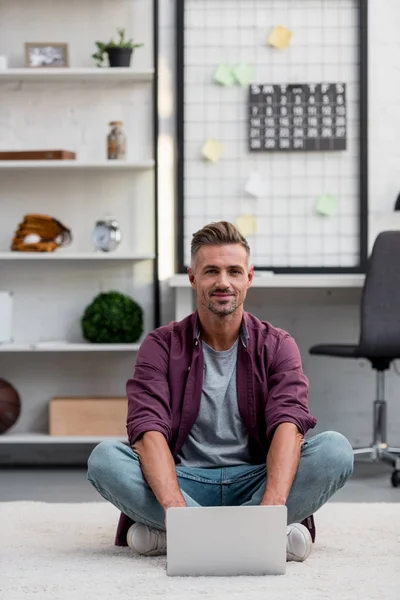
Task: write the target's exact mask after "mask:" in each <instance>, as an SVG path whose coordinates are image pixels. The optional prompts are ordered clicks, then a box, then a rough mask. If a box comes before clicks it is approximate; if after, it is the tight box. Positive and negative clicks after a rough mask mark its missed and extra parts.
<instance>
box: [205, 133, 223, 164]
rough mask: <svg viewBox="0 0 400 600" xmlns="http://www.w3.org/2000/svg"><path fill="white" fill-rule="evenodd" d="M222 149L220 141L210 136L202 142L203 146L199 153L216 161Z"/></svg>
mask: <svg viewBox="0 0 400 600" xmlns="http://www.w3.org/2000/svg"><path fill="white" fill-rule="evenodd" d="M223 150H224V146H223V144H221V142H217V140H214V139H213V138H210V139H208V140H207V141H206V143H205V144H204V146H203V148H202V149H201V153H202V155H203V156H204V158H205V159H207V160H210V161H211V162H214V163H216V162H218V161H219V159H220V158H221V155H222V152H223Z"/></svg>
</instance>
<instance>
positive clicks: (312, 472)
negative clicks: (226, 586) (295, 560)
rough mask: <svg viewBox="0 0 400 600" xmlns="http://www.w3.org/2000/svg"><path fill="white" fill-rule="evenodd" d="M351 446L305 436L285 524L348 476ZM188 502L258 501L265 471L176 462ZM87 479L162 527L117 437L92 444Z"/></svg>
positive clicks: (131, 512)
mask: <svg viewBox="0 0 400 600" xmlns="http://www.w3.org/2000/svg"><path fill="white" fill-rule="evenodd" d="M353 464H354V458H353V450H352V448H351V446H350V443H349V442H348V440H347V439H346V438H345V437H344V436H343V435H341V434H340V433H336V432H334V431H327V432H325V433H321V434H319V435H316V436H315V437H313V438H310V439H308V440H306V441H305V442H304V444H303V446H302V450H301V459H300V464H299V468H298V470H297V474H296V477H295V479H294V482H293V485H292V488H291V491H290V494H289V497H288V500H287V503H286V506H287V508H288V523H298V522H301V521H302V520H303V519H305V518H306V517H308V516H310V515H312V514H314V513H315V512H316V511H317V510H318V509H319V508H320V507H321V506H322V505H323V504H325V502H327V500H329V498H330V497H331V496H332V495H333V494H334V493H335V492H336V491H337V490H338V489H340V488H341V487H343V485H344V484H345V483H346V481H347V480H348V479H349V477H351V475H352V473H353ZM176 474H177V477H178V482H179V486H180V489H181V491H182V494H183V496H184V498H185V501H186V504H187V506H252V505H259V504H260V502H261V500H262V497H263V494H264V490H265V485H266V480H267V476H268V474H267V473H266V466H265V464H262V465H239V466H235V467H222V468H197V467H196V468H192V467H180V466H177V467H176ZM87 478H88V480H89V481H90V483H92V485H93V486H94V487H95V488H96V490H97V491H98V492H99V493H100V494H101V495H102V496H103V498H105V499H106V500H108V501H109V502H111V503H112V504H114V505H115V506H116V507H117V508H119V510H120V511H121V512H123V513H124V514H126V515H127V516H128V517H130V518H131V519H132V520H133V521H136V522H137V523H144V524H146V525H149V526H150V527H154V528H156V529H164V527H165V524H164V518H165V514H164V510H163V508H162V507H161V505H160V504H159V502H158V500H157V499H156V497H155V495H154V494H153V492H152V490H151V488H150V487H149V486H148V485H147V483H146V481H145V480H144V478H143V475H142V471H141V468H140V464H139V460H138V457H137V456H136V454H135V453H134V451H133V450H132V449H131V448H130V447H129V446H127V445H125V444H123V443H122V442H119V441H114V440H107V441H104V442H101V443H100V444H99V445H98V446H96V447H95V448H94V450H93V452H92V453H91V455H90V457H89V460H88V473H87Z"/></svg>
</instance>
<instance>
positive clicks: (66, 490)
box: [0, 464, 400, 502]
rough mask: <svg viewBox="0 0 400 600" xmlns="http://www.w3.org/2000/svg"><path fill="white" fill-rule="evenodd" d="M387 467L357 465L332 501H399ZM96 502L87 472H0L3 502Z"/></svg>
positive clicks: (23, 470)
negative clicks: (351, 475)
mask: <svg viewBox="0 0 400 600" xmlns="http://www.w3.org/2000/svg"><path fill="white" fill-rule="evenodd" d="M391 472H392V469H391V468H390V467H388V466H386V465H383V464H380V465H365V464H357V465H356V468H355V471H354V474H353V477H352V479H351V480H350V481H349V482H348V483H347V485H346V486H345V487H344V488H343V489H342V490H340V491H339V492H337V494H335V496H334V497H333V498H332V500H331V501H333V502H400V488H396V489H395V488H393V487H392V486H391V483H390V475H391ZM16 500H18V501H20V500H31V501H32V500H34V501H42V502H96V501H99V502H101V501H103V499H102V498H101V496H99V494H98V493H97V492H96V491H95V490H94V489H93V488H92V486H91V485H90V483H88V482H87V481H86V473H85V470H84V469H71V468H60V469H53V468H52V469H35V468H31V469H26V468H25V469H21V468H6V469H0V502H11V501H16Z"/></svg>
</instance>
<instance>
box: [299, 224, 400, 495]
mask: <svg viewBox="0 0 400 600" xmlns="http://www.w3.org/2000/svg"><path fill="white" fill-rule="evenodd" d="M309 352H310V354H313V355H319V356H335V357H340V358H366V359H367V360H369V361H370V362H371V366H372V368H373V369H375V370H376V400H375V402H374V404H373V441H372V444H371V446H369V447H367V448H355V449H354V454H355V455H369V458H371V459H372V460H373V461H375V462H379V461H382V462H385V463H389V464H390V465H392V466H393V467H394V471H393V473H392V477H391V482H392V485H393V487H400V448H394V447H389V446H388V444H387V439H386V436H387V404H386V400H385V371H387V370H388V369H389V368H390V365H391V363H392V361H393V360H395V359H396V358H400V231H384V232H382V233H380V234H379V235H378V237H377V238H376V240H375V243H374V246H373V249H372V253H371V256H370V258H369V261H368V267H367V273H366V277H365V282H364V288H363V293H362V300H361V323H360V339H359V343H358V344H354V345H352V344H318V345H317V346H312V348H310V350H309Z"/></svg>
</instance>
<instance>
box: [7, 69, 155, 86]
mask: <svg viewBox="0 0 400 600" xmlns="http://www.w3.org/2000/svg"><path fill="white" fill-rule="evenodd" d="M153 77H154V69H142V70H137V69H133V68H130V67H128V68H126V67H120V68H117V69H109V68H73V67H65V68H60V69H58V68H50V69H48V68H46V69H43V68H19V69H4V70H2V71H0V83H1V82H7V81H20V82H30V81H33V82H36V81H38V82H42V81H45V82H54V83H55V82H60V81H66V82H68V81H82V82H85V81H88V82H93V81H101V82H107V81H110V82H116V81H128V82H132V83H133V82H135V83H148V82H151V81H152V80H153Z"/></svg>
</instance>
